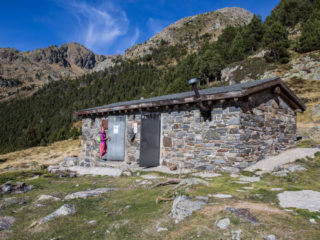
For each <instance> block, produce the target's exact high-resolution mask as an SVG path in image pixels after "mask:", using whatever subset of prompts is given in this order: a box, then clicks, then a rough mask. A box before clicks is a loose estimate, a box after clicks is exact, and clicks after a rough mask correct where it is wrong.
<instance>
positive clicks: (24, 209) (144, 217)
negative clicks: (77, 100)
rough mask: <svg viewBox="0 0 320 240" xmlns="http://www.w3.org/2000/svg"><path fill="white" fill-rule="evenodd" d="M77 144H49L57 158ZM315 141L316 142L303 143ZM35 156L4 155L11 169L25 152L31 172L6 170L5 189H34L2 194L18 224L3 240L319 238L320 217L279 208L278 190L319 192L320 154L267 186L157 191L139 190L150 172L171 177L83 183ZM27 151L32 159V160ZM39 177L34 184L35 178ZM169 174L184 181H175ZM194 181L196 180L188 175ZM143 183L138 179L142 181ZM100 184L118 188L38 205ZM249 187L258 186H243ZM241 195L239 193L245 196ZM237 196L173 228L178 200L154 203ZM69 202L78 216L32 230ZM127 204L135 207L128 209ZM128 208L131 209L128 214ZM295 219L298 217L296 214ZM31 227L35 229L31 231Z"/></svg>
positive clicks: (223, 180) (222, 182)
mask: <svg viewBox="0 0 320 240" xmlns="http://www.w3.org/2000/svg"><path fill="white" fill-rule="evenodd" d="M78 144H79V142H77V141H67V142H64V143H63V144H60V145H55V146H54V145H53V146H50V147H51V148H50V150H48V152H50V154H49V156H50V155H51V154H57V155H61V156H62V155H63V149H68V148H71V147H72V146H78ZM305 144H310V143H305ZM33 150H34V151H29V152H15V153H12V155H10V154H8V155H6V156H1V157H0V158H1V159H5V158H6V159H8V160H6V161H4V162H2V163H0V168H2V167H3V164H7V163H8V162H9V163H10V165H13V164H14V162H15V157H14V156H21V155H23V154H24V153H26V155H27V157H28V159H29V163H32V162H36V163H33V167H30V168H20V170H19V171H13V170H11V171H6V172H2V173H0V184H2V183H4V182H6V181H13V182H15V181H24V182H26V183H27V184H32V185H34V186H35V189H34V190H32V191H29V192H27V193H25V194H5V195H3V196H0V216H14V217H15V218H16V222H15V223H14V224H13V226H12V227H11V230H12V232H6V231H1V232H0V239H51V238H59V239H80V240H81V239H230V238H231V230H232V229H241V230H242V233H241V239H263V236H264V235H266V234H275V235H276V236H277V239H288V238H292V239H319V238H320V226H319V225H320V224H318V225H315V224H310V223H309V219H311V218H314V219H316V220H317V221H319V220H318V216H319V215H320V213H310V212H309V211H307V210H298V209H293V213H288V212H285V211H283V210H281V208H280V206H279V203H278V199H277V194H278V193H279V192H280V191H272V190H271V189H272V188H282V189H283V191H285V190H288V191H294V190H304V189H309V190H314V191H319V189H320V182H319V179H320V152H319V153H316V154H315V155H316V156H315V158H314V159H307V160H303V159H300V160H297V163H299V164H301V165H303V166H305V167H306V168H307V169H308V170H307V171H304V172H296V173H292V174H289V175H288V176H286V177H276V176H273V175H271V174H264V175H263V176H262V178H261V181H259V182H254V183H247V184H239V183H237V182H236V181H237V180H238V178H232V177H231V176H230V175H229V174H227V173H223V174H222V175H221V176H220V177H215V178H210V179H205V180H206V181H208V182H209V185H208V186H202V185H198V186H191V187H187V188H186V187H182V188H178V189H175V188H174V187H175V186H164V187H158V188H151V187H150V186H151V185H141V184H140V183H141V181H142V180H143V178H142V176H143V175H144V174H153V175H158V176H160V177H163V178H162V179H151V180H148V181H152V182H153V184H155V183H157V182H158V181H162V180H165V178H166V177H169V175H167V174H165V173H157V172H148V173H147V172H141V173H140V174H141V175H140V174H137V173H132V175H131V176H130V177H127V176H121V177H118V178H113V177H99V176H82V177H77V178H59V176H58V175H54V174H50V173H48V172H47V171H46V169H45V168H42V167H41V166H43V165H44V164H43V163H48V162H47V161H51V160H48V159H47V158H46V157H45V158H41V157H39V158H37V156H39V151H41V149H37V150H36V149H33ZM28 154H29V155H28ZM242 174H243V175H245V176H253V173H251V172H243V173H242ZM35 175H38V176H39V178H37V179H34V178H33V176H35ZM170 177H178V176H177V175H176V176H170ZM183 177H184V178H186V177H193V176H192V175H183ZM138 179H139V180H140V182H137V181H136V180H138ZM99 187H117V188H119V190H117V191H114V192H110V193H107V194H103V195H101V196H99V197H90V198H87V199H76V200H69V201H65V202H61V201H59V202H52V201H48V202H44V203H43V204H44V206H43V207H37V205H36V204H37V203H38V202H37V199H38V197H39V196H40V195H41V194H49V195H52V196H55V197H59V198H62V199H63V198H64V197H65V196H66V195H67V194H69V193H73V192H77V191H83V190H87V189H95V188H99ZM244 187H253V189H245V188H244ZM239 190H240V191H239ZM215 193H224V194H231V195H232V196H233V197H232V199H215V198H209V204H208V205H207V206H206V207H205V208H204V209H202V210H201V211H198V212H195V213H194V214H192V215H191V216H189V217H187V218H186V219H185V220H184V221H182V222H180V223H179V224H174V221H173V219H172V218H171V217H170V216H169V213H170V211H171V207H172V202H171V201H162V202H160V203H159V204H158V205H157V204H156V198H157V197H158V196H162V197H172V196H177V195H179V194H184V195H188V196H190V197H193V198H194V197H195V196H208V194H215ZM9 197H17V198H19V199H22V200H24V201H25V202H26V203H25V204H22V205H20V204H11V205H8V206H6V207H4V206H3V205H2V206H1V204H2V203H3V199H6V198H9ZM64 203H70V204H72V205H74V206H75V208H76V210H77V212H76V214H74V215H72V216H67V217H61V218H58V219H56V220H53V221H52V222H49V223H47V224H43V225H40V226H39V225H35V226H32V225H33V223H34V222H36V221H39V220H40V219H41V218H43V217H44V216H46V215H48V214H50V213H52V212H53V211H55V210H56V209H57V208H59V207H60V206H61V205H62V204H64ZM126 206H130V207H129V208H128V209H126ZM225 206H232V207H235V208H249V209H250V211H251V213H252V214H253V215H254V216H255V217H256V218H257V219H259V221H260V224H252V223H248V222H245V221H243V220H242V219H239V218H238V217H236V216H234V215H232V214H231V213H229V212H227V211H224V207H225ZM124 209H126V210H124ZM295 214H297V216H295ZM225 217H229V218H230V221H231V225H230V227H229V228H228V229H227V230H224V231H223V230H220V229H218V228H217V226H216V222H217V221H218V220H219V219H221V218H225ZM90 220H97V224H96V225H93V226H90V225H89V224H88V221H90ZM31 226H32V227H31ZM156 226H159V227H166V228H168V231H167V232H160V233H158V232H157V231H156V229H157V227H156Z"/></svg>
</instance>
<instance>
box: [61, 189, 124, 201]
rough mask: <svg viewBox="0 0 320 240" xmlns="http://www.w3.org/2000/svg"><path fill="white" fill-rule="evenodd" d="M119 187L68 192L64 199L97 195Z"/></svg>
mask: <svg viewBox="0 0 320 240" xmlns="http://www.w3.org/2000/svg"><path fill="white" fill-rule="evenodd" d="M116 189H118V188H97V189H94V190H88V191H82V192H75V193H70V194H68V195H67V196H66V197H65V198H64V199H65V200H71V199H77V198H87V197H96V196H99V195H101V194H103V193H106V192H111V191H114V190H116Z"/></svg>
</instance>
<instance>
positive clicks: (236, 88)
mask: <svg viewBox="0 0 320 240" xmlns="http://www.w3.org/2000/svg"><path fill="white" fill-rule="evenodd" d="M275 81H277V82H278V81H279V83H280V85H282V87H284V88H286V89H287V91H288V92H287V93H289V95H291V97H292V98H293V100H294V101H296V102H297V104H298V105H300V107H301V109H302V110H305V106H304V104H303V103H302V102H301V101H300V99H299V98H298V97H297V96H296V95H295V94H294V93H293V92H292V91H291V90H290V89H289V88H288V86H287V85H286V84H284V83H283V81H281V80H280V78H279V77H273V78H268V79H263V80H256V81H252V82H246V83H240V84H234V85H230V86H223V87H214V88H208V89H202V90H199V93H200V95H201V96H202V97H203V96H207V95H217V94H219V95H221V94H222V95H223V94H224V93H230V92H241V91H243V90H246V89H250V88H254V87H257V86H260V85H263V84H266V83H269V82H275ZM194 95H195V93H194V91H190V92H182V93H176V94H170V95H163V96H158V97H152V98H146V99H140V100H132V101H124V102H116V103H111V104H108V105H104V106H99V107H94V108H88V109H83V110H80V111H78V112H76V113H77V114H78V115H83V113H84V112H86V113H88V112H90V113H96V112H101V111H100V110H102V109H104V110H108V109H113V108H119V107H126V106H131V105H141V104H147V103H155V102H162V101H168V100H169V101H170V100H178V99H184V98H188V97H193V96H194Z"/></svg>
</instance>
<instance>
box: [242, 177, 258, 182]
mask: <svg viewBox="0 0 320 240" xmlns="http://www.w3.org/2000/svg"><path fill="white" fill-rule="evenodd" d="M239 180H240V181H243V182H259V181H260V177H241V178H240V179H239Z"/></svg>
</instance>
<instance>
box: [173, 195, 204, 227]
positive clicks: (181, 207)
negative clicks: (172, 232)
mask: <svg viewBox="0 0 320 240" xmlns="http://www.w3.org/2000/svg"><path fill="white" fill-rule="evenodd" d="M204 205H206V203H205V202H202V201H192V200H191V198H189V197H187V196H184V195H180V196H179V197H177V198H176V199H175V200H174V201H173V204H172V210H171V213H170V215H171V217H173V218H174V219H175V223H179V222H180V221H181V220H183V219H184V218H186V217H187V216H189V215H191V214H192V212H194V211H197V210H200V209H201V208H202V207H203V206H204Z"/></svg>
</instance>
